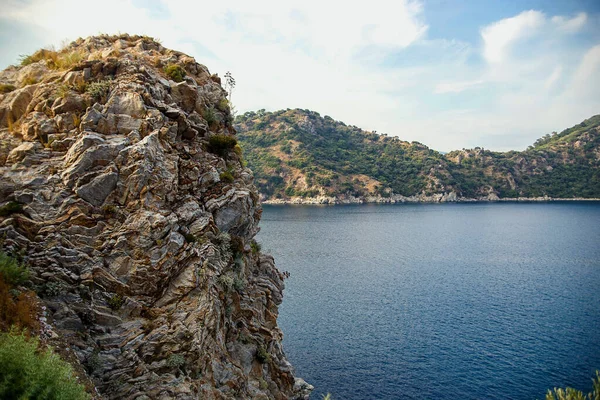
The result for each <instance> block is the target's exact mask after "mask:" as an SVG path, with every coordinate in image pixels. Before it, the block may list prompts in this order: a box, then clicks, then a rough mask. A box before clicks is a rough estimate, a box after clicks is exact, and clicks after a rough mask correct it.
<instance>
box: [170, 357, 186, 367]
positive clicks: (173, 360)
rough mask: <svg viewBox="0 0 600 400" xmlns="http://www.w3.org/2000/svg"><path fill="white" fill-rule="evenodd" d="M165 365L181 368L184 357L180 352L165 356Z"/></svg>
mask: <svg viewBox="0 0 600 400" xmlns="http://www.w3.org/2000/svg"><path fill="white" fill-rule="evenodd" d="M167 365H168V366H169V367H171V368H181V367H183V366H184V365H185V357H183V356H182V355H181V354H171V355H170V356H169V358H167Z"/></svg>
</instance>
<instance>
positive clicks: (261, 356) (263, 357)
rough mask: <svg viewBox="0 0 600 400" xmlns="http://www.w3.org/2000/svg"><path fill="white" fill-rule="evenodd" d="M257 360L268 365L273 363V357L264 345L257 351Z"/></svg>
mask: <svg viewBox="0 0 600 400" xmlns="http://www.w3.org/2000/svg"><path fill="white" fill-rule="evenodd" d="M256 359H257V360H258V361H260V362H261V363H263V364H268V363H270V362H271V355H270V354H269V352H268V351H267V349H266V348H265V346H263V345H259V346H258V348H257V349H256Z"/></svg>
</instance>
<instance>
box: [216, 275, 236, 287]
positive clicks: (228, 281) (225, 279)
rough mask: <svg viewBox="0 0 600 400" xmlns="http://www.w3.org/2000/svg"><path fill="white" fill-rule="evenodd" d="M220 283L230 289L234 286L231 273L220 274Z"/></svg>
mask: <svg viewBox="0 0 600 400" xmlns="http://www.w3.org/2000/svg"><path fill="white" fill-rule="evenodd" d="M219 284H221V286H223V289H225V290H227V291H229V290H231V289H232V288H233V278H232V277H231V276H229V275H221V276H219Z"/></svg>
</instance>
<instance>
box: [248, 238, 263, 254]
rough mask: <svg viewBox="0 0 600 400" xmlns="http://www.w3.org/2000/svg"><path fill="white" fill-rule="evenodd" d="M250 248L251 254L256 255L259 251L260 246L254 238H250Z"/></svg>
mask: <svg viewBox="0 0 600 400" xmlns="http://www.w3.org/2000/svg"><path fill="white" fill-rule="evenodd" d="M250 248H251V249H252V254H254V255H257V254H259V253H260V250H261V249H262V246H261V245H260V243H258V242H257V241H256V240H254V239H252V241H251V242H250Z"/></svg>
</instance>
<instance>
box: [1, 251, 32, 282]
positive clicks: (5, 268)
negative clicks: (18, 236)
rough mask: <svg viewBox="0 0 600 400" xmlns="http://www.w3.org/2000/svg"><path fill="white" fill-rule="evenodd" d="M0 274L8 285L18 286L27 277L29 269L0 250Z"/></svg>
mask: <svg viewBox="0 0 600 400" xmlns="http://www.w3.org/2000/svg"><path fill="white" fill-rule="evenodd" d="M0 276H2V278H3V279H4V281H5V282H6V283H8V284H9V285H12V286H19V285H22V284H23V283H25V282H26V281H27V280H28V279H29V269H27V267H26V266H25V265H23V264H21V263H20V262H19V261H18V260H17V259H16V258H14V257H11V256H9V255H8V254H6V253H3V252H0Z"/></svg>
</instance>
